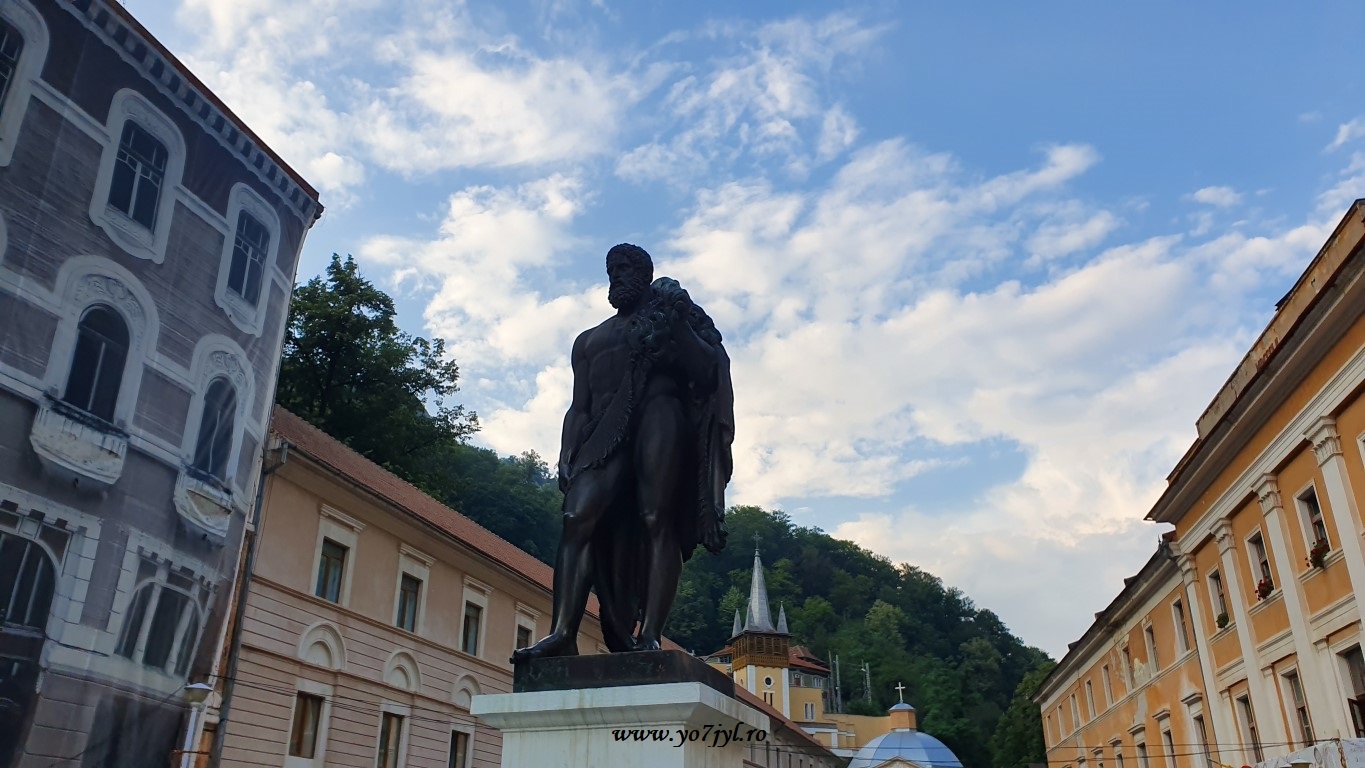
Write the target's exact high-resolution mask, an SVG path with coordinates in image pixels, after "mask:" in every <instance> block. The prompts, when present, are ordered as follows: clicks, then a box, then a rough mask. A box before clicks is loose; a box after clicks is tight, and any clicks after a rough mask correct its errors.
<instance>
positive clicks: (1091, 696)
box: [1085, 680, 1095, 720]
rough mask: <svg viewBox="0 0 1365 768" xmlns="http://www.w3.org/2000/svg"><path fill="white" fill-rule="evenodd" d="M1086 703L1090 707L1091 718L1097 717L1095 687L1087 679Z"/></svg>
mask: <svg viewBox="0 0 1365 768" xmlns="http://www.w3.org/2000/svg"><path fill="white" fill-rule="evenodd" d="M1085 705H1086V706H1087V707H1089V708H1090V719H1091V720H1094V719H1095V687H1094V686H1093V685H1091V684H1090V681H1089V680H1086V681H1085Z"/></svg>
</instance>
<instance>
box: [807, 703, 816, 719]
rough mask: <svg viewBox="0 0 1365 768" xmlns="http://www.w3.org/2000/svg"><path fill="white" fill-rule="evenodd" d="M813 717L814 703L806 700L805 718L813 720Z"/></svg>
mask: <svg viewBox="0 0 1365 768" xmlns="http://www.w3.org/2000/svg"><path fill="white" fill-rule="evenodd" d="M814 719H815V705H814V704H813V703H811V702H809V701H808V702H806V720H814Z"/></svg>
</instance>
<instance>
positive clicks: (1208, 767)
mask: <svg viewBox="0 0 1365 768" xmlns="http://www.w3.org/2000/svg"><path fill="white" fill-rule="evenodd" d="M1194 735H1195V736H1196V737H1198V738H1199V748H1200V749H1202V750H1203V755H1202V757H1201V760H1202V765H1201V768H1214V762H1213V750H1212V749H1210V748H1209V729H1208V728H1207V727H1206V726H1205V725H1204V716H1203V715H1195V716H1194Z"/></svg>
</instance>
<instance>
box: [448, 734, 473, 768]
mask: <svg viewBox="0 0 1365 768" xmlns="http://www.w3.org/2000/svg"><path fill="white" fill-rule="evenodd" d="M447 766H448V768H469V734H467V733H465V732H464V731H451V732H450V761H449V762H448V763H447Z"/></svg>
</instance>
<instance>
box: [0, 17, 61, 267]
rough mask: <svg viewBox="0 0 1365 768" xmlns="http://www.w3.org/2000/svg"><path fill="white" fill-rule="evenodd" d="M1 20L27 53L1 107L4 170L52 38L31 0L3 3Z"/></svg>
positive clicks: (0, 148)
mask: <svg viewBox="0 0 1365 768" xmlns="http://www.w3.org/2000/svg"><path fill="white" fill-rule="evenodd" d="M0 18H4V20H5V21H7V22H9V23H10V24H12V25H13V26H14V28H15V29H17V30H19V35H20V37H22V38H23V39H24V49H23V50H21V51H20V52H19V62H18V64H16V65H15V67H14V80H13V81H11V82H10V92H9V94H8V95H7V96H6V97H5V103H4V104H0V167H4V166H7V165H9V164H10V161H11V160H13V159H14V148H15V146H16V145H17V144H18V143H19V129H20V128H21V127H22V126H23V123H24V115H26V114H28V103H29V101H30V98H31V97H32V96H33V84H34V83H36V82H37V81H38V79H39V78H40V77H41V76H42V71H43V63H44V62H45V61H47V50H48V45H49V43H48V40H49V35H48V32H47V23H46V22H44V21H43V16H42V14H40V13H39V12H38V9H37V8H35V7H33V5H32V4H31V3H29V0H4V2H0ZM4 253H5V251H4V248H3V242H2V241H0V258H3V257H4Z"/></svg>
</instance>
